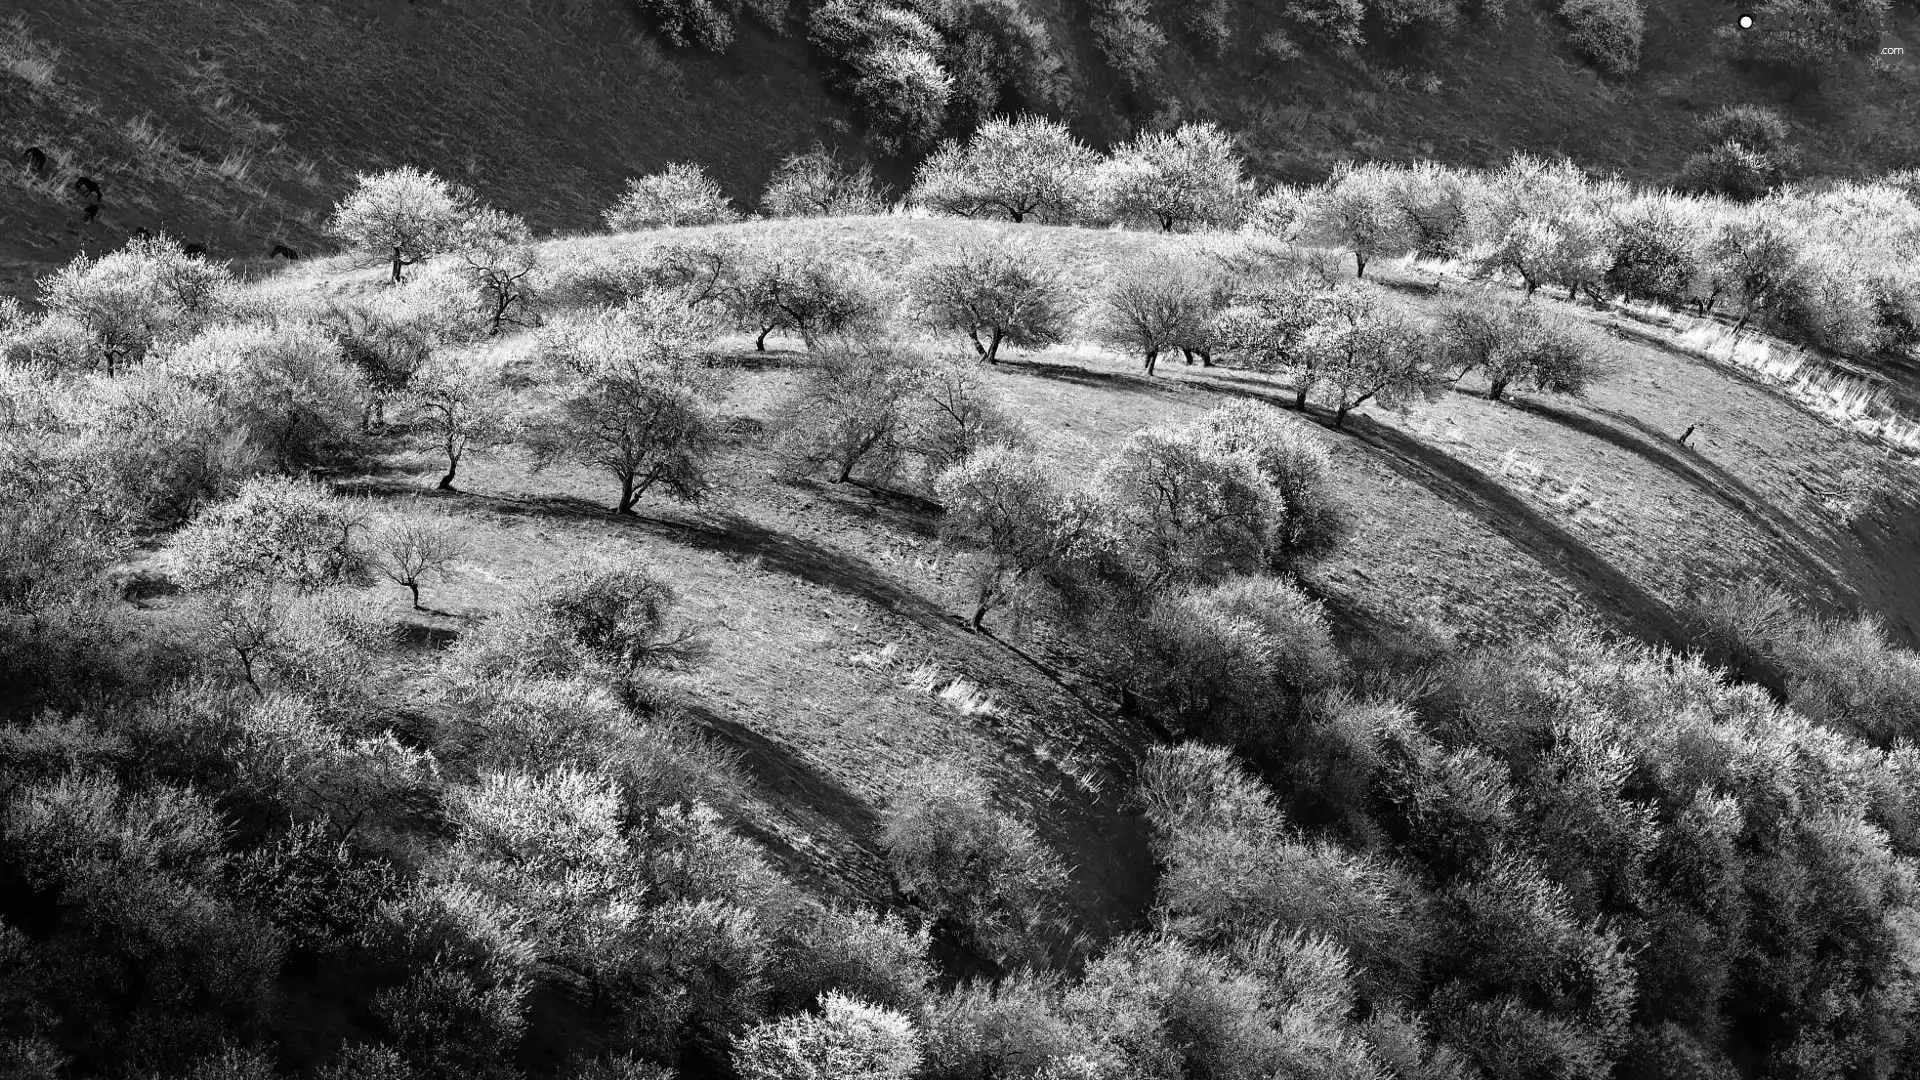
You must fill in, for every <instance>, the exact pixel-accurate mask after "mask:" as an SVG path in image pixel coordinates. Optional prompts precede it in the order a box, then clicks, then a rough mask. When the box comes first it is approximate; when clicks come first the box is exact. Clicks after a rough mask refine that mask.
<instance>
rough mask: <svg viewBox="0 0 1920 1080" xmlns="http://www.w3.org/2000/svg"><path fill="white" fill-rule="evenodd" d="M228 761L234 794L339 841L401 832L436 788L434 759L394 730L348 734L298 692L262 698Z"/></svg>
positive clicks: (272, 815)
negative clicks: (402, 740) (405, 742)
mask: <svg viewBox="0 0 1920 1080" xmlns="http://www.w3.org/2000/svg"><path fill="white" fill-rule="evenodd" d="M296 670H297V669H296ZM300 674H302V675H305V674H306V673H305V672H300ZM358 675H359V678H360V679H361V680H363V681H364V680H365V678H366V673H365V672H360V673H358ZM304 681H305V682H306V683H307V684H308V685H312V683H313V682H314V680H313V679H310V678H309V679H306V680H304ZM290 689H293V690H296V691H297V690H301V689H305V687H303V686H300V685H298V684H297V683H296V684H295V685H293V686H291V687H290ZM229 760H230V762H231V764H232V768H233V780H232V783H233V791H234V792H235V793H236V794H237V795H240V796H242V797H243V798H245V799H246V800H249V801H250V802H251V803H252V804H253V805H255V806H256V807H265V808H268V810H269V812H270V819H279V820H281V821H289V820H290V821H293V822H296V823H300V824H317V825H323V826H325V827H326V828H327V830H328V835H329V836H331V837H332V838H333V839H334V840H335V841H337V842H339V843H346V842H348V841H350V840H354V839H356V838H364V837H366V836H367V834H375V833H381V832H387V833H391V832H392V831H393V830H395V829H397V828H401V827H404V826H405V825H406V824H408V819H410V818H413V817H416V816H417V815H419V814H420V813H421V811H423V810H425V809H427V808H428V807H431V805H432V800H433V798H434V796H435V794H436V789H437V788H438V786H439V785H438V775H437V770H436V765H435V762H434V759H433V756H432V755H431V754H427V753H425V752H423V751H420V750H414V749H411V748H409V747H406V746H404V745H402V744H401V743H400V741H399V740H398V739H396V738H395V737H394V736H393V734H392V733H391V732H382V733H380V734H378V735H368V736H357V737H356V736H347V735H343V734H342V733H341V732H340V731H339V729H337V728H335V727H334V726H333V725H332V724H330V723H329V722H328V721H327V720H326V719H325V718H324V717H322V716H321V714H320V710H319V708H318V706H317V705H315V704H314V703H313V702H312V701H308V700H303V699H302V698H300V697H299V696H297V694H278V693H277V694H273V695H270V696H267V697H265V698H263V699H262V700H261V701H260V703H259V704H258V706H257V707H256V708H255V709H254V710H253V711H252V712H251V713H250V714H249V715H248V716H247V717H246V718H245V719H244V720H243V721H242V722H241V725H240V731H239V734H238V737H237V738H235V739H234V740H233V746H232V748H231V749H230V751H229Z"/></svg>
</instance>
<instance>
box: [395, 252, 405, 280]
mask: <svg viewBox="0 0 1920 1080" xmlns="http://www.w3.org/2000/svg"><path fill="white" fill-rule="evenodd" d="M405 265H406V263H404V262H402V261H401V258H400V249H399V248H394V249H393V283H394V284H395V285H398V284H400V268H401V267H402V266H405Z"/></svg>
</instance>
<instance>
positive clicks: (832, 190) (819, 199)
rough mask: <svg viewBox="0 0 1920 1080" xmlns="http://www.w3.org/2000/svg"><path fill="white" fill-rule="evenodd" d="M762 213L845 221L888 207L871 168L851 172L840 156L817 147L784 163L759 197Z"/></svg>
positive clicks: (787, 157) (786, 159)
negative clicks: (846, 217)
mask: <svg viewBox="0 0 1920 1080" xmlns="http://www.w3.org/2000/svg"><path fill="white" fill-rule="evenodd" d="M760 209H761V211H762V212H763V213H765V214H766V215H767V216H768V217H843V216H849V215H855V214H877V213H880V212H881V211H882V210H884V209H886V203H885V201H884V200H882V199H881V197H880V193H879V189H878V188H877V187H876V186H875V184H874V180H873V169H872V168H871V167H870V166H867V165H864V164H863V165H861V166H860V167H859V168H858V169H849V168H848V167H847V165H846V164H845V163H844V162H842V161H841V160H840V158H839V156H838V155H836V154H834V153H833V152H832V151H829V150H828V149H827V148H826V147H824V146H821V145H819V144H815V145H814V147H813V149H811V150H808V151H807V152H805V153H802V154H789V155H787V156H786V157H785V158H783V159H781V162H780V167H779V168H777V169H775V170H774V171H773V176H772V178H771V179H769V180H768V181H767V190H766V191H765V192H763V193H762V194H761V196H760Z"/></svg>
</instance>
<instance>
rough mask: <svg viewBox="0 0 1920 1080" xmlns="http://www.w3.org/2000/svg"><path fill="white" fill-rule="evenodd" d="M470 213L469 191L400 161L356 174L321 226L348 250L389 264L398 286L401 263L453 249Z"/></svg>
mask: <svg viewBox="0 0 1920 1080" xmlns="http://www.w3.org/2000/svg"><path fill="white" fill-rule="evenodd" d="M474 211H475V204H474V195H473V192H471V191H469V190H467V189H466V188H464V187H461V186H459V185H457V184H452V183H449V182H447V181H445V180H442V179H441V178H440V177H438V176H435V175H434V174H433V173H430V172H423V171H422V170H420V169H416V168H414V167H413V166H411V165H403V166H401V167H400V168H397V169H392V170H389V171H387V172H384V173H362V174H360V175H358V176H356V177H355V178H354V189H353V191H351V192H349V193H348V194H347V196H346V197H345V198H343V199H341V200H340V203H339V205H338V206H336V207H334V211H333V217H332V218H331V219H330V220H329V221H328V223H327V229H328V231H329V232H330V233H332V234H333V235H334V236H335V237H336V238H338V239H339V240H340V242H341V243H343V244H346V245H347V247H348V248H349V249H351V250H353V251H356V252H361V253H364V254H365V255H366V256H367V257H368V258H370V259H372V260H374V261H375V262H376V263H384V264H387V265H389V266H391V268H392V273H393V281H394V283H395V284H399V282H400V277H401V272H402V270H403V269H404V268H405V267H408V266H411V265H413V264H415V263H418V262H422V261H424V260H426V259H428V258H431V257H432V256H434V255H439V254H443V253H445V252H449V251H454V250H457V249H458V248H459V247H460V245H461V243H462V242H463V240H464V239H465V237H463V233H464V232H465V231H466V229H467V226H468V225H469V223H470V222H471V221H472V220H473V214H474Z"/></svg>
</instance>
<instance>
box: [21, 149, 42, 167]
mask: <svg viewBox="0 0 1920 1080" xmlns="http://www.w3.org/2000/svg"><path fill="white" fill-rule="evenodd" d="M20 156H21V157H22V158H23V159H25V160H26V163H27V168H28V169H30V170H32V171H33V172H36V173H43V172H46V171H47V152H46V151H45V150H42V149H40V148H39V147H37V146H29V147H27V152H26V153H24V154H21V155H20Z"/></svg>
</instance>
